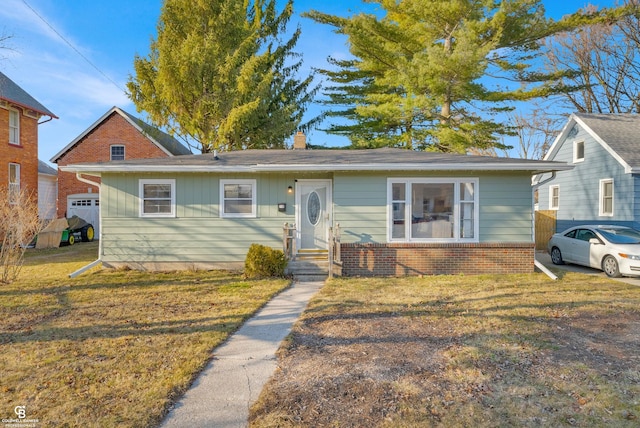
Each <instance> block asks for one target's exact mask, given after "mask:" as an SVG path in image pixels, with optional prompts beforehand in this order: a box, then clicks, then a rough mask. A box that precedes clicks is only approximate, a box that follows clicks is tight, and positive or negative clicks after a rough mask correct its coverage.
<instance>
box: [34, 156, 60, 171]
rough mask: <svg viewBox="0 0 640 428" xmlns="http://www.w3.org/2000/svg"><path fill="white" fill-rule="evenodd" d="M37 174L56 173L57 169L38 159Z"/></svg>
mask: <svg viewBox="0 0 640 428" xmlns="http://www.w3.org/2000/svg"><path fill="white" fill-rule="evenodd" d="M38 174H46V175H58V171H57V170H56V169H54V168H51V167H50V166H49V165H47V164H46V163H44V162H43V161H41V160H40V159H38Z"/></svg>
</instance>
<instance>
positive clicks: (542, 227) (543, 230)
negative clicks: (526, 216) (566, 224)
mask: <svg viewBox="0 0 640 428" xmlns="http://www.w3.org/2000/svg"><path fill="white" fill-rule="evenodd" d="M556 212H557V211H554V210H542V211H536V250H546V249H547V242H549V239H550V238H551V235H553V234H554V233H556Z"/></svg>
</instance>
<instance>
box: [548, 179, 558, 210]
mask: <svg viewBox="0 0 640 428" xmlns="http://www.w3.org/2000/svg"><path fill="white" fill-rule="evenodd" d="M559 208H560V186H558V185H555V186H549V209H550V210H557V209H559Z"/></svg>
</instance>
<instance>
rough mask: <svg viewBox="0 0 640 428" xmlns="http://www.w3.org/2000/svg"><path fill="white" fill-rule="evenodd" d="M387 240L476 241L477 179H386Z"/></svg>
mask: <svg viewBox="0 0 640 428" xmlns="http://www.w3.org/2000/svg"><path fill="white" fill-rule="evenodd" d="M387 183H388V206H389V211H390V212H389V216H388V218H389V224H388V237H389V240H390V241H397V242H410V241H418V242H420V241H470V242H477V241H478V180H477V179H475V178H443V179H434V178H431V179H425V178H406V179H405V178H389V179H388V181H387Z"/></svg>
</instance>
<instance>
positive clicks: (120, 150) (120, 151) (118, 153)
mask: <svg viewBox="0 0 640 428" xmlns="http://www.w3.org/2000/svg"><path fill="white" fill-rule="evenodd" d="M111 160H112V161H116V160H124V146H121V145H117V146H116V145H114V146H111Z"/></svg>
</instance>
